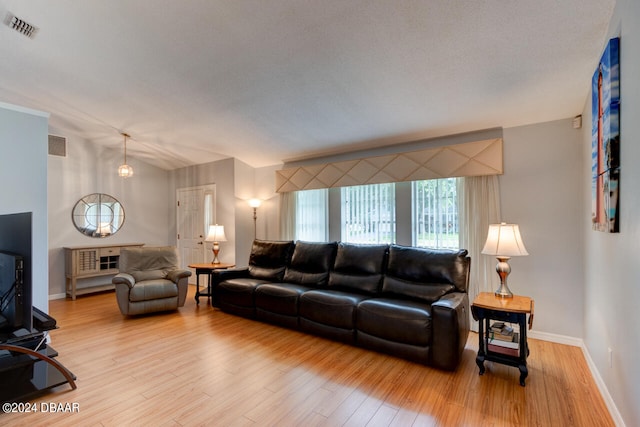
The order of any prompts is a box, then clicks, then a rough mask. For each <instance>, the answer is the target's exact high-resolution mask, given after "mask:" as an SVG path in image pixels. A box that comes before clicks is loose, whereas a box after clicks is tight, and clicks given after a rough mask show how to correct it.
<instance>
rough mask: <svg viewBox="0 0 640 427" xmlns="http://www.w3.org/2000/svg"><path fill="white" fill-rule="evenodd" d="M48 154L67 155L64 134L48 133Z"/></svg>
mask: <svg viewBox="0 0 640 427" xmlns="http://www.w3.org/2000/svg"><path fill="white" fill-rule="evenodd" d="M49 154H50V155H52V156H60V157H67V138H65V137H64V136H56V135H49Z"/></svg>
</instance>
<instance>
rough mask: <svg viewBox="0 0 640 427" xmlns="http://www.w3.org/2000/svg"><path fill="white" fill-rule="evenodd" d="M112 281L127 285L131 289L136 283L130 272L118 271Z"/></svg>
mask: <svg viewBox="0 0 640 427" xmlns="http://www.w3.org/2000/svg"><path fill="white" fill-rule="evenodd" d="M111 283H113V284H114V285H118V284H123V285H127V286H128V287H129V289H131V288H133V286H134V285H135V284H136V280H135V279H134V278H133V276H132V275H130V274H128V273H118V274H116V275H115V276H114V277H113V279H111Z"/></svg>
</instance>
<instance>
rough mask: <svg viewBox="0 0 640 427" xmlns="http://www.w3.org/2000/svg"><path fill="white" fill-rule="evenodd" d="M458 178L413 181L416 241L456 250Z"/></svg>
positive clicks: (417, 243) (421, 244)
mask: <svg viewBox="0 0 640 427" xmlns="http://www.w3.org/2000/svg"><path fill="white" fill-rule="evenodd" d="M456 185H457V179H456V178H444V179H430V180H425V181H414V182H412V183H411V192H412V200H413V233H412V234H413V244H414V245H415V246H422V247H431V248H449V249H457V248H458V247H459V244H460V243H459V240H458V231H459V227H458V225H459V224H458V198H457V191H456Z"/></svg>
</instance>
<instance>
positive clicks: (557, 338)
mask: <svg viewBox="0 0 640 427" xmlns="http://www.w3.org/2000/svg"><path fill="white" fill-rule="evenodd" d="M527 336H528V337H529V338H533V339H536V340H541V341H549V342H554V343H556V344H566V345H570V346H572V347H584V342H583V341H582V339H580V338H576V337H570V336H567V335H558V334H552V333H549V332H539V331H529V332H527Z"/></svg>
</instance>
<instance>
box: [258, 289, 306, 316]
mask: <svg viewBox="0 0 640 427" xmlns="http://www.w3.org/2000/svg"><path fill="white" fill-rule="evenodd" d="M310 289H312V288H309V287H308V286H303V285H298V284H295V283H266V284H263V285H260V286H258V288H257V289H256V292H255V303H256V308H257V309H262V310H266V311H270V312H272V313H278V314H284V315H286V316H297V315H298V299H299V298H300V295H302V294H303V293H304V292H306V291H309V290H310Z"/></svg>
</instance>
